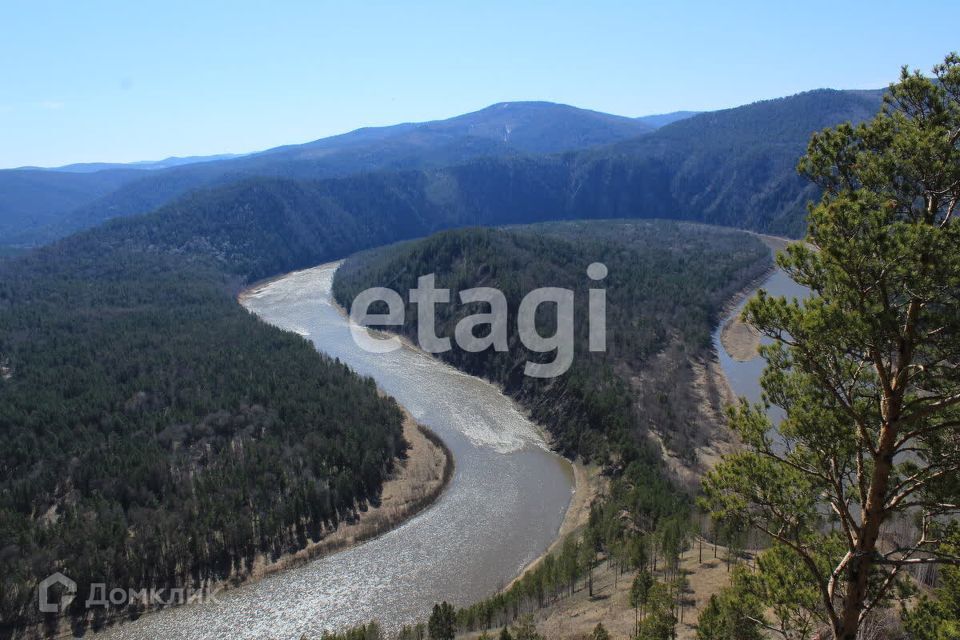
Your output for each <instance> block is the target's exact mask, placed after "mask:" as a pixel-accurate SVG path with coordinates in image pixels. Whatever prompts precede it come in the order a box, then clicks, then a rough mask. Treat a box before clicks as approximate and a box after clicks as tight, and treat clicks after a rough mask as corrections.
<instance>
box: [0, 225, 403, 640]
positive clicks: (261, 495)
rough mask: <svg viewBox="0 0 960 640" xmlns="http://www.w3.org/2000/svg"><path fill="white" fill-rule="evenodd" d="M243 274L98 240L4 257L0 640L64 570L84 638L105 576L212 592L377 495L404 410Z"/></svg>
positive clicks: (141, 585) (33, 613)
mask: <svg viewBox="0 0 960 640" xmlns="http://www.w3.org/2000/svg"><path fill="white" fill-rule="evenodd" d="M237 282H238V281H237V279H236V277H235V276H230V275H226V274H224V273H223V272H222V271H221V270H220V267H219V266H218V265H214V264H212V263H211V262H210V261H209V260H208V259H207V258H206V257H204V256H202V255H200V254H198V253H193V254H180V255H171V254H169V253H161V252H155V251H149V250H146V249H145V248H143V247H140V248H139V249H138V248H136V246H135V243H129V244H128V245H127V246H125V248H123V249H118V248H111V247H110V246H109V245H108V244H107V243H104V242H102V241H101V237H100V236H98V235H97V232H92V233H89V234H87V235H85V236H83V237H79V238H72V239H68V240H66V241H63V242H61V243H59V244H57V245H54V246H52V247H49V248H46V249H43V250H40V251H38V252H36V253H33V254H31V255H28V256H26V257H23V258H19V259H14V260H9V261H5V262H0V374H2V375H0V636H3V635H5V634H6V633H9V632H10V631H11V630H12V629H14V628H17V627H19V626H22V625H23V624H26V623H36V622H39V621H41V620H40V619H38V618H37V616H38V614H37V606H36V603H37V592H36V587H37V583H38V581H40V580H42V579H43V578H45V577H46V576H47V575H49V574H52V573H53V572H54V571H61V572H63V573H64V574H66V575H67V576H69V577H70V578H72V579H73V580H75V581H76V582H77V583H78V585H79V591H78V595H77V597H76V598H75V599H74V601H73V604H72V605H71V609H70V611H69V614H70V615H71V616H73V617H74V619H75V620H74V622H75V623H76V624H77V625H78V628H82V627H83V626H84V625H85V624H87V623H92V624H98V623H99V621H100V619H101V618H103V617H105V616H106V613H107V612H106V609H102V608H101V609H96V610H95V615H96V619H94V620H92V621H91V620H89V619H87V618H85V617H84V616H85V613H86V612H85V611H84V604H85V602H86V600H87V598H88V597H89V596H90V595H91V585H92V584H93V583H105V584H106V585H108V587H107V588H108V589H114V588H117V589H134V590H139V589H146V588H173V587H184V586H185V587H188V588H200V587H202V586H204V585H205V584H209V581H215V580H222V579H225V578H228V577H238V576H242V575H243V574H244V573H245V572H247V571H249V569H250V567H251V563H252V562H253V560H254V558H255V557H257V556H258V555H261V554H263V555H265V556H267V558H277V557H278V556H280V555H281V554H284V553H287V552H291V551H294V550H298V549H301V548H303V547H304V546H305V545H307V544H308V542H309V541H311V540H318V539H319V538H321V537H322V536H324V535H325V534H326V533H328V532H330V531H331V530H333V529H334V528H336V527H337V525H338V523H339V522H341V521H344V520H352V519H354V518H355V517H356V516H357V514H358V511H361V510H363V509H365V508H366V506H367V505H370V504H377V503H378V501H379V496H380V490H381V486H382V482H383V481H384V479H385V478H386V477H387V476H388V475H389V474H390V473H391V472H392V469H393V466H394V460H395V458H396V457H397V456H400V455H403V454H404V452H405V449H406V443H405V442H404V441H403V438H402V429H401V419H402V416H401V412H400V410H399V408H398V407H397V406H396V405H395V403H393V401H392V400H389V399H384V398H380V397H378V395H377V391H376V388H375V385H374V383H373V381H372V380H371V379H361V378H359V377H357V376H356V375H354V374H353V373H352V372H351V371H349V370H348V368H347V367H346V366H345V365H343V364H341V363H339V362H337V361H334V360H331V359H329V358H327V357H324V356H321V355H320V354H318V353H317V352H316V351H315V350H314V349H313V347H312V345H310V343H309V342H308V341H306V340H304V339H302V338H300V337H298V336H294V335H290V334H286V333H284V332H281V331H280V330H277V329H275V328H272V327H270V326H268V325H266V324H265V323H263V322H261V321H259V320H258V319H257V318H255V317H254V316H253V315H251V314H249V313H248V312H246V311H245V310H243V309H242V307H240V306H239V305H238V304H237V303H236V300H235V299H234V296H235V294H236V291H237ZM135 608H136V607H135V606H133V607H130V608H128V609H127V611H125V613H133V611H132V609H135ZM111 613H113V612H111ZM43 622H45V623H46V624H49V625H50V626H51V628H53V627H54V626H55V625H56V620H55V619H53V618H48V619H46V620H43Z"/></svg>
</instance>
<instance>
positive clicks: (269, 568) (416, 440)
mask: <svg viewBox="0 0 960 640" xmlns="http://www.w3.org/2000/svg"><path fill="white" fill-rule="evenodd" d="M401 409H402V407H401ZM403 412H404V420H403V437H404V439H405V440H406V441H407V442H408V443H409V444H410V448H409V449H408V450H407V456H406V458H405V459H403V460H398V461H397V463H396V465H397V468H396V470H395V471H394V473H393V476H392V477H391V478H390V479H388V480H387V481H386V482H385V483H384V484H383V491H382V493H381V498H380V505H379V506H376V507H368V508H367V510H366V511H362V512H360V514H359V517H358V518H357V520H356V521H355V522H352V523H347V522H342V523H340V526H339V527H337V528H336V529H335V530H334V531H332V532H330V533H329V534H328V535H326V536H324V537H323V538H322V539H320V540H318V541H315V542H310V543H309V544H308V545H307V546H306V547H304V548H303V549H301V550H299V551H297V552H296V553H292V554H288V555H286V556H283V557H281V558H280V559H278V560H276V561H274V562H269V561H267V559H266V558H265V557H263V556H260V557H258V558H257V560H256V561H255V562H254V565H253V567H252V568H251V570H250V573H249V575H248V576H247V577H246V578H245V580H244V582H248V581H250V580H257V579H260V578H262V577H264V576H266V575H270V574H271V573H276V572H277V571H283V570H285V569H288V568H290V567H293V566H296V565H299V564H302V563H304V562H308V561H311V560H315V559H317V558H321V557H323V556H327V555H330V554H332V553H336V552H338V551H343V550H344V549H348V548H350V547H352V546H354V545H357V544H360V543H362V542H364V541H365V540H370V539H371V538H375V537H377V536H379V535H382V534H384V533H386V532H387V531H390V530H391V529H394V528H396V527H398V526H399V525H401V524H403V523H404V522H406V521H407V520H409V519H410V518H412V517H413V516H415V515H417V514H418V513H420V512H421V511H423V510H424V509H426V508H428V507H429V506H430V505H431V504H433V502H434V501H435V500H436V499H437V498H439V497H440V494H441V493H443V489H444V488H445V487H446V485H447V483H448V482H449V481H450V479H451V478H452V477H453V469H454V461H453V455H452V454H451V453H450V451H449V449H447V447H446V445H444V444H443V442H442V441H441V440H440V438H439V437H438V436H436V435H435V434H433V433H432V432H431V431H429V430H428V429H427V428H426V427H424V426H422V425H419V424H417V422H416V421H415V420H414V419H413V417H412V416H410V414H409V413H407V411H406V410H405V409H404V410H403Z"/></svg>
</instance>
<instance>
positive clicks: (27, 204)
mask: <svg viewBox="0 0 960 640" xmlns="http://www.w3.org/2000/svg"><path fill="white" fill-rule="evenodd" d="M142 175H143V174H142V172H140V171H136V170H131V169H122V170H120V169H112V170H107V171H98V172H96V173H91V174H81V173H59V172H55V171H46V170H43V169H7V170H4V171H0V244H3V243H4V240H5V239H11V238H14V237H16V236H19V235H22V234H24V232H25V231H27V230H35V229H41V228H44V227H46V226H49V225H55V224H57V223H58V221H60V220H62V219H63V217H64V216H66V215H68V214H69V213H70V212H71V211H73V210H74V209H76V208H77V207H78V206H81V205H82V204H85V203H90V202H93V201H95V200H97V199H98V198H102V197H104V196H106V195H107V194H109V193H111V192H113V191H116V190H117V189H118V188H120V187H121V186H123V185H124V184H126V183H127V182H130V181H131V180H136V179H137V178H139V177H141V176H142Z"/></svg>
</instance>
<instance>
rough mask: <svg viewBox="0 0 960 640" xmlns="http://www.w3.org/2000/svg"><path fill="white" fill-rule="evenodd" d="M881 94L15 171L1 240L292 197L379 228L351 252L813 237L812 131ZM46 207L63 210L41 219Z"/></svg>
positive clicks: (516, 113) (5, 178)
mask: <svg viewBox="0 0 960 640" xmlns="http://www.w3.org/2000/svg"><path fill="white" fill-rule="evenodd" d="M880 93H881V92H879V91H833V90H817V91H809V92H806V93H801V94H798V95H795V96H791V97H788V98H781V99H778V100H768V101H764V102H758V103H756V104H751V105H746V106H742V107H737V108H734V109H727V110H723V111H716V112H710V113H703V114H698V115H695V116H692V117H690V118H685V119H681V120H679V121H674V122H671V123H669V124H666V125H665V126H662V127H660V128H658V129H656V130H653V127H652V126H651V125H649V124H646V123H644V122H643V121H642V120H630V119H627V118H618V117H616V116H610V115H607V114H600V113H596V112H592V111H586V110H583V109H575V108H573V107H568V106H565V105H556V104H550V103H509V104H502V105H493V106H491V107H489V108H487V109H483V110H481V111H478V112H476V113H472V114H466V115H463V116H458V117H456V118H451V119H449V120H443V121H438V122H432V123H423V124H403V125H396V126H393V127H382V128H370V129H360V130H357V131H354V132H351V133H349V134H344V135H342V136H334V137H332V138H325V139H322V140H318V141H315V142H310V143H306V144H303V145H293V146H289V147H281V148H278V149H273V150H269V151H266V152H263V153H260V154H254V155H251V156H246V157H242V158H233V159H227V160H221V161H214V162H203V163H197V164H191V165H187V166H181V167H173V168H171V169H165V170H158V171H152V172H149V175H146V176H144V175H143V174H144V172H139V171H125V170H111V171H104V172H98V173H92V174H61V173H57V172H36V171H34V172H30V171H27V172H24V171H19V172H17V171H0V186H2V187H4V188H2V189H0V244H16V243H23V244H29V243H35V242H42V241H46V240H50V239H52V238H56V237H61V236H63V235H66V234H67V233H70V232H72V231H76V230H80V229H84V228H87V227H92V226H95V225H98V224H100V223H102V222H103V221H105V220H109V219H112V218H118V217H126V216H132V215H135V214H142V213H146V212H149V211H151V210H154V209H156V208H158V207H162V206H166V205H170V206H171V207H170V208H172V209H174V210H184V209H194V208H199V213H200V214H201V215H202V216H204V217H209V216H210V215H211V214H216V215H222V214H224V213H225V212H231V211H232V212H236V211H237V210H242V209H243V208H244V207H246V206H249V205H250V204H253V205H254V206H256V205H259V204H260V203H262V202H265V201H267V200H278V201H280V202H282V206H283V208H284V209H285V210H287V215H290V214H294V215H295V216H296V217H300V218H303V219H304V220H307V221H309V220H311V219H318V220H324V221H326V223H327V224H328V226H327V227H325V230H328V231H329V230H331V229H333V228H334V226H335V225H342V226H344V227H346V228H347V229H348V230H349V229H350V228H361V227H363V228H366V229H367V230H369V231H370V232H372V233H373V234H374V235H375V237H370V238H367V239H365V244H362V245H358V246H355V247H353V249H351V250H354V249H357V248H361V247H366V246H375V245H377V244H383V243H384V242H391V241H396V240H399V239H403V238H413V237H418V236H422V235H426V234H429V233H433V232H436V231H439V230H442V229H445V228H450V227H457V226H466V225H478V224H483V225H498V224H509V223H519V222H527V223H532V222H538V221H544V220H555V219H580V218H611V217H623V218H634V217H650V218H679V219H685V220H691V221H699V222H708V223H712V224H723V225H728V226H735V227H741V228H749V229H753V230H756V231H766V232H771V233H778V234H781V235H790V236H793V237H799V236H800V235H802V234H803V231H804V217H805V214H806V210H805V202H806V201H807V200H809V199H810V198H812V197H815V195H816V188H815V187H814V186H812V185H810V184H809V183H807V182H805V181H803V180H802V179H800V178H799V177H798V176H797V175H796V171H795V166H796V161H797V159H798V158H799V157H800V155H801V154H802V153H803V149H804V145H805V144H806V141H807V138H808V137H809V135H810V134H811V133H812V132H813V131H816V130H818V129H821V128H823V127H826V126H830V125H835V124H837V123H840V122H845V121H853V122H858V121H862V120H863V119H865V118H867V117H869V116H870V115H872V114H873V113H874V112H875V111H876V109H877V106H878V105H879V104H880ZM505 131H509V132H510V133H509V135H507V136H505V135H504V132H505ZM101 174H102V176H101ZM131 174H133V178H132V179H131V177H130V176H131ZM61 175H63V176H66V177H65V178H59V177H58V176H61ZM78 176H79V177H78ZM108 179H110V180H112V181H113V182H116V184H115V185H114V188H113V190H110V189H108V188H107V187H106V186H105V184H106V181H107V180H108ZM342 179H345V181H343V180H342ZM38 180H42V182H38ZM61 180H62V181H64V185H63V189H60V182H59V181H61ZM77 181H81V183H80V184H79V185H77V186H73V183H74V182H77ZM83 181H90V184H89V185H87V183H86V182H83ZM85 185H86V186H85ZM80 187H83V188H82V189H81V188H80ZM61 191H62V195H63V197H59V196H58V197H56V198H54V197H53V196H54V195H56V194H58V193H61ZM198 193H202V195H198ZM67 196H69V198H68V197H67ZM398 198H399V199H400V202H397V201H396V200H397V199H398ZM48 200H50V202H49V205H47V204H44V206H43V207H36V206H33V202H34V201H37V202H41V203H46V202H47V201H48ZM71 203H72V206H71ZM41 209H42V210H43V211H46V212H47V213H48V214H49V215H48V214H44V216H42V217H37V216H35V215H34V214H33V213H31V214H30V216H27V215H26V213H27V212H35V211H39V210H41ZM34 218H36V219H34ZM306 224H307V225H308V228H309V222H308V223H306ZM4 225H6V226H4ZM14 231H16V233H14ZM347 232H349V231H347ZM378 232H382V233H380V234H379V235H377V233H378ZM319 236H321V234H319V233H316V232H313V233H311V235H310V238H311V239H316V238H317V237H319Z"/></svg>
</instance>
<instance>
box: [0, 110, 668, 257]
mask: <svg viewBox="0 0 960 640" xmlns="http://www.w3.org/2000/svg"><path fill="white" fill-rule="evenodd" d="M653 128H654V127H652V126H651V125H648V124H645V123H644V122H642V121H637V120H633V119H631V118H624V117H620V116H613V115H609V114H604V113H599V112H595V111H589V110H586V109H578V108H576V107H571V106H567V105H561V104H554V103H549V102H515V103H502V104H497V105H493V106H490V107H487V108H486V109H482V110H480V111H477V112H474V113H469V114H465V115H461V116H457V117H454V118H449V119H446V120H437V121H432V122H425V123H408V124H400V125H395V126H390V127H374V128H364V129H358V130H356V131H352V132H350V133H346V134H343V135H338V136H332V137H329V138H324V139H321V140H316V141H313V142H308V143H305V144H298V145H288V146H284V147H278V148H275V149H270V150H267V151H264V152H261V153H256V154H251V155H247V156H243V157H239V158H228V159H223V160H209V161H205V162H194V163H191V164H187V165H185V166H177V167H172V168H169V169H154V170H152V171H150V172H149V174H145V172H143V171H139V172H137V171H135V170H134V169H132V168H131V169H128V170H124V171H133V172H134V173H133V175H131V176H127V178H128V179H127V180H124V181H123V182H118V183H117V184H115V185H114V186H113V188H112V189H103V188H101V189H99V190H96V191H95V192H91V194H88V193H87V192H86V191H84V192H83V193H80V194H76V195H75V196H74V197H72V198H66V197H64V198H61V199H60V200H58V201H57V205H58V206H57V207H56V208H55V209H54V208H51V207H47V208H46V209H44V208H43V203H44V202H45V200H44V198H45V197H46V196H45V194H46V192H47V191H49V190H54V191H56V190H61V191H63V190H65V189H66V186H68V185H84V186H85V185H90V186H88V187H87V186H85V188H86V189H87V190H88V191H90V190H93V188H94V185H100V184H101V183H103V182H104V180H105V176H102V175H101V174H103V173H110V172H102V171H101V172H94V173H82V174H77V173H72V174H71V173H67V172H63V171H56V172H53V171H36V172H35V173H39V174H43V176H42V177H43V180H44V181H45V182H44V186H42V187H41V188H38V189H36V190H34V191H29V190H27V189H26V187H27V186H29V183H24V185H23V187H22V188H21V189H20V191H18V192H16V193H14V192H10V191H8V190H4V189H2V188H0V244H2V243H6V244H13V243H32V242H42V241H47V240H50V239H53V238H57V237H61V236H64V235H66V234H68V233H71V232H73V231H77V230H80V229H84V228H88V227H92V226H95V225H97V224H99V223H101V222H103V221H104V220H107V219H110V218H114V217H120V216H128V215H133V214H138V213H143V212H146V211H150V210H151V209H154V208H156V207H159V206H161V205H163V204H165V203H167V202H169V201H171V200H172V199H174V198H176V197H178V196H180V195H182V194H185V193H187V192H189V191H191V190H194V189H197V188H200V187H210V186H216V185H222V184H229V183H231V182H234V181H236V180H238V179H243V178H248V177H251V176H269V177H277V178H291V179H320V178H327V177H336V176H346V175H350V174H354V173H361V172H369V171H384V170H386V171H390V170H399V169H413V168H426V167H440V166H448V165H452V164H458V163H462V162H465V161H468V160H470V159H473V158H477V157H481V156H493V157H498V156H512V155H516V154H525V153H552V152H561V151H570V150H575V149H583V148H586V147H590V146H595V145H602V144H608V143H611V142H616V141H619V140H625V139H628V138H632V137H635V136H639V135H642V134H645V133H648V132H650V131H652V130H653ZM13 175H14V174H11V172H7V171H0V187H2V186H3V184H4V182H3V181H4V180H5V179H6V180H12V179H13ZM47 185H49V186H47ZM61 185H63V186H62V187H61ZM75 189H76V187H75ZM8 193H9V197H8ZM71 193H72V192H71ZM71 193H67V194H66V195H71ZM14 197H16V199H15V200H14V199H13V198H14ZM31 198H35V199H36V201H37V202H38V206H39V208H38V210H37V212H33V211H32V209H31V208H30V206H29V205H30V203H31V202H32V201H31ZM39 212H46V213H47V214H49V215H44V216H39Z"/></svg>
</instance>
